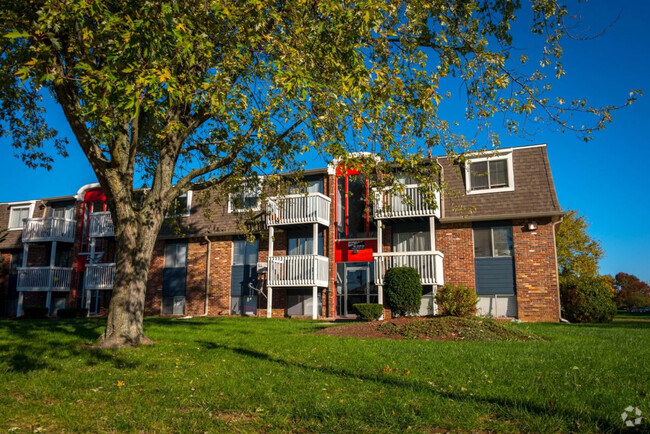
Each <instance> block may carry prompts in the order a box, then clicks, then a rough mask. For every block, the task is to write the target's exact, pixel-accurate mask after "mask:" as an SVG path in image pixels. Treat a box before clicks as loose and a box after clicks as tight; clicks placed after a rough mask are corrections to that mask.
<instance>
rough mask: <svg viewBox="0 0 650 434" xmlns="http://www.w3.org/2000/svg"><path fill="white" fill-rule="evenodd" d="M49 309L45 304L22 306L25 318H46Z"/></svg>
mask: <svg viewBox="0 0 650 434" xmlns="http://www.w3.org/2000/svg"><path fill="white" fill-rule="evenodd" d="M48 313H49V310H48V308H47V307H45V306H23V315H24V317H25V318H30V319H34V318H46V317H47V314H48Z"/></svg>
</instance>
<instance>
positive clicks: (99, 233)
mask: <svg viewBox="0 0 650 434" xmlns="http://www.w3.org/2000/svg"><path fill="white" fill-rule="evenodd" d="M114 235H115V229H114V228H113V218H112V217H111V213H110V212H108V211H103V212H92V213H90V230H89V231H88V236H89V237H90V238H99V237H112V236H114Z"/></svg>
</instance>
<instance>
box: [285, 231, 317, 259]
mask: <svg viewBox="0 0 650 434" xmlns="http://www.w3.org/2000/svg"><path fill="white" fill-rule="evenodd" d="M313 236H314V235H313V231H312V230H311V229H309V230H292V231H289V232H287V242H288V245H289V255H312V254H313V250H312V249H313V246H314V245H313ZM323 251H324V249H323V232H322V231H318V254H319V255H323Z"/></svg>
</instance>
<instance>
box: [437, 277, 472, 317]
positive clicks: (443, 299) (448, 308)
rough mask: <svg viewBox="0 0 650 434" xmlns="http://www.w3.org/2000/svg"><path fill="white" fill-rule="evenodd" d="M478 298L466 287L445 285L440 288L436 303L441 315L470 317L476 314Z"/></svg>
mask: <svg viewBox="0 0 650 434" xmlns="http://www.w3.org/2000/svg"><path fill="white" fill-rule="evenodd" d="M477 302H478V297H477V296H476V292H475V291H474V290H473V289H472V288H469V287H467V286H465V285H462V284H461V285H450V284H447V285H444V286H443V287H442V288H438V292H437V294H436V303H437V304H438V313H439V314H440V315H452V316H470V315H474V314H475V313H476V303H477Z"/></svg>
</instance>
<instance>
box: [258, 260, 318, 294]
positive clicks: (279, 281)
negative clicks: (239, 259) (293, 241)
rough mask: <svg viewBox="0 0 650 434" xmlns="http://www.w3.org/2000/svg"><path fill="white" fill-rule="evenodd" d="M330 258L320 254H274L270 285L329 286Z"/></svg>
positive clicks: (271, 264) (271, 263) (270, 263)
mask: <svg viewBox="0 0 650 434" xmlns="http://www.w3.org/2000/svg"><path fill="white" fill-rule="evenodd" d="M328 272H329V258H327V257H325V256H320V255H289V256H272V257H270V258H269V269H268V285H269V286H321V287H327V286H328V278H327V276H328Z"/></svg>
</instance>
